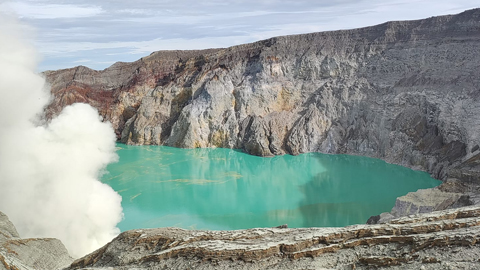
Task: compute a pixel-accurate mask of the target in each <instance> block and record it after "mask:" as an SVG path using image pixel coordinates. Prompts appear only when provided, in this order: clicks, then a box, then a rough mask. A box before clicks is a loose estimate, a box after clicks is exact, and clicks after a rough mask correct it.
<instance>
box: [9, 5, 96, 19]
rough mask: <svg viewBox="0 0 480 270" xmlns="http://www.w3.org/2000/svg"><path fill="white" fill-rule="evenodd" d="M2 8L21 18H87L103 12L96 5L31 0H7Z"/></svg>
mask: <svg viewBox="0 0 480 270" xmlns="http://www.w3.org/2000/svg"><path fill="white" fill-rule="evenodd" d="M0 8H1V9H3V10H8V11H10V12H13V13H15V14H17V16H18V17H20V18H31V19H60V18H85V17H92V16H96V15H99V14H100V13H102V12H103V10H102V8H101V7H99V6H94V5H91V6H75V5H58V4H36V3H35V4H34V3H29V2H6V3H2V4H0Z"/></svg>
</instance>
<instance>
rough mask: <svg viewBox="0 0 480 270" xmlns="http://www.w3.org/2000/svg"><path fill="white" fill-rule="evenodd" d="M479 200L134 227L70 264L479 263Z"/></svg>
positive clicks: (406, 265)
mask: <svg viewBox="0 0 480 270" xmlns="http://www.w3.org/2000/svg"><path fill="white" fill-rule="evenodd" d="M479 239H480V206H470V207H463V208H458V209H450V210H444V211H437V212H433V213H428V214H421V215H413V216H408V217H403V218H400V219H394V220H391V221H389V222H388V223H385V224H378V225H355V226H349V227H344V228H304V229H279V228H262V229H249V230H236V231H195V230H183V229H177V228H161V229H145V230H132V231H127V232H124V233H122V234H120V235H119V236H118V237H117V238H115V239H114V240H113V241H112V242H110V243H109V244H107V245H106V246H104V247H103V248H101V249H99V250H97V251H96V252H94V253H92V254H89V255H87V256H85V257H83V258H81V259H78V260H76V261H75V262H74V263H73V264H72V265H71V266H70V267H69V268H68V269H110V268H109V267H111V268H114V269H372V267H375V268H379V269H384V268H385V269H478V268H479V267H480V261H479V258H480V247H479V245H478V240H479Z"/></svg>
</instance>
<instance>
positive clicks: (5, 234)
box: [0, 212, 73, 270]
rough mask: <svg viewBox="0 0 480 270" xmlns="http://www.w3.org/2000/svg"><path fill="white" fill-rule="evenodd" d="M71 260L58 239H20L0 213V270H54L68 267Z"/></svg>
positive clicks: (11, 225) (8, 221) (4, 216)
mask: <svg viewBox="0 0 480 270" xmlns="http://www.w3.org/2000/svg"><path fill="white" fill-rule="evenodd" d="M72 261H73V258H72V257H71V256H70V255H69V254H68V251H67V249H66V248H65V246H64V245H63V244H62V242H61V241H60V240H58V239H53V238H28V239H21V238H20V236H19V235H18V233H17V230H16V229H15V226H14V225H13V224H12V223H11V222H10V220H9V219H8V217H7V216H6V215H5V214H3V213H2V212H0V269H1V270H3V269H5V270H33V269H42V270H49V269H51V270H56V269H62V268H64V267H67V266H68V265H70V264H71V263H72Z"/></svg>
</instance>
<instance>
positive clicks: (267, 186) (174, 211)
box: [103, 145, 437, 230]
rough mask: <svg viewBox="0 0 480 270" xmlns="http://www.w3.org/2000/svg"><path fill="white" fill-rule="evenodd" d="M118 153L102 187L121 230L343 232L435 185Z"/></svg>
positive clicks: (384, 171)
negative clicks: (120, 212) (117, 199)
mask: <svg viewBox="0 0 480 270" xmlns="http://www.w3.org/2000/svg"><path fill="white" fill-rule="evenodd" d="M119 147H121V149H120V150H119V151H118V154H119V156H120V162H119V163H116V164H112V165H110V166H109V167H108V168H107V169H108V171H109V172H110V173H109V174H108V175H105V176H104V178H103V181H104V182H105V183H108V184H109V185H111V186H112V187H113V188H114V189H115V190H117V191H119V193H120V194H121V195H122V197H123V201H122V205H123V207H124V213H125V220H124V221H123V222H122V223H120V229H121V230H127V229H134V228H147V227H150V228H151V227H166V226H177V227H183V228H198V229H243V228H252V227H273V226H278V225H281V224H289V226H290V227H312V226H344V225H348V224H354V223H364V222H365V221H366V219H367V218H368V217H369V216H370V215H374V214H378V213H380V212H382V211H387V210H389V208H391V207H392V205H393V203H394V201H395V198H396V197H398V196H400V195H402V194H405V193H407V192H408V191H412V190H416V189H418V188H425V187H431V186H434V185H436V184H437V181H435V180H433V179H431V178H429V177H428V175H426V174H423V173H419V172H414V171H411V170H408V169H405V168H402V167H399V166H394V165H390V164H386V163H385V162H383V161H379V160H375V159H368V158H363V157H352V156H345V155H343V156H342V155H335V156H333V155H322V154H314V153H310V154H304V155H300V156H295V157H294V156H288V155H286V156H280V157H273V158H260V157H255V156H250V155H246V154H244V153H241V152H239V151H235V150H229V149H177V148H170V147H164V146H126V145H119ZM327 168H328V170H327ZM399 179H400V180H399ZM408 179H410V180H408ZM396 181H397V182H400V184H398V183H397V184H396ZM402 181H403V182H402ZM395 185H396V186H395ZM392 188H393V189H395V190H394V191H395V192H391V189H392ZM387 191H388V192H387ZM401 192H403V193H401Z"/></svg>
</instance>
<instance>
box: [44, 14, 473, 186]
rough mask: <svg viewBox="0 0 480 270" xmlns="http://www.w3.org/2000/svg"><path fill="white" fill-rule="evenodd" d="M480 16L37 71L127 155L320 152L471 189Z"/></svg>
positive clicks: (59, 98) (56, 107) (58, 102)
mask: <svg viewBox="0 0 480 270" xmlns="http://www.w3.org/2000/svg"><path fill="white" fill-rule="evenodd" d="M479 45H480V9H474V10H469V11H466V12H463V13H461V14H458V15H453V16H441V17H433V18H429V19H425V20H418V21H403V22H388V23H384V24H381V25H378V26H373V27H367V28H361V29H354V30H345V31H334V32H323V33H313V34H306V35H296V36H285V37H276V38H272V39H268V40H264V41H260V42H256V43H252V44H246V45H241V46H235V47H231V48H227V49H218V50H205V51H165V52H156V53H153V54H152V55H150V56H148V57H145V58H142V59H141V60H139V61H136V62H133V63H116V64H114V65H113V66H111V67H110V68H107V69H105V70H103V71H94V70H90V69H88V68H86V67H76V68H72V69H66V70H59V71H48V72H45V75H46V77H47V80H48V82H49V83H50V84H51V86H52V93H53V94H54V96H55V99H54V100H53V102H52V104H51V105H50V107H49V108H48V109H47V115H48V116H51V115H54V114H56V113H57V112H58V111H60V109H61V108H62V107H63V106H65V105H68V104H70V103H73V102H87V103H90V104H92V105H93V106H95V107H97V108H98V109H99V112H100V114H101V115H102V116H104V118H105V119H106V120H109V121H111V122H112V123H113V125H114V127H115V129H116V132H117V136H118V138H119V139H121V141H123V142H125V143H129V144H158V145H169V146H175V147H227V148H241V149H244V150H245V151H246V152H248V153H250V154H254V155H259V156H272V155H280V154H285V153H289V154H299V153H304V152H311V151H319V152H324V153H348V154H357V155H365V156H370V157H375V158H381V159H384V160H386V161H388V162H391V163H396V164H401V165H404V166H408V167H412V168H416V169H422V170H426V171H428V172H430V173H432V174H433V176H435V177H436V178H439V179H445V178H447V177H448V176H449V177H453V178H460V179H462V180H464V181H478V180H477V179H478V175H479V167H478V162H479V160H480V155H479V154H480V148H479V144H480V142H479V134H480V116H479V115H480V102H479V97H480V79H479V78H480V51H479V50H478V46H479Z"/></svg>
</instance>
